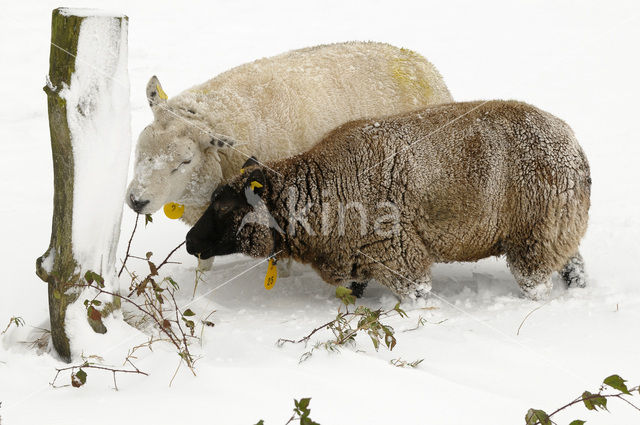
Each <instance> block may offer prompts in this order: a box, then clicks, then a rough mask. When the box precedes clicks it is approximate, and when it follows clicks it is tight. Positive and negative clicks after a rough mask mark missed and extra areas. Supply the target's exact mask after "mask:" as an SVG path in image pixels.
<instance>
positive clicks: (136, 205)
mask: <svg viewBox="0 0 640 425" xmlns="http://www.w3.org/2000/svg"><path fill="white" fill-rule="evenodd" d="M127 201H128V202H127V203H128V204H129V207H131V209H132V210H134V211H135V212H137V213H138V214H140V213H142V209H143V208H144V207H146V206H147V205H148V204H149V200H148V199H136V198H135V196H133V193H130V194H129V199H128V200H127Z"/></svg>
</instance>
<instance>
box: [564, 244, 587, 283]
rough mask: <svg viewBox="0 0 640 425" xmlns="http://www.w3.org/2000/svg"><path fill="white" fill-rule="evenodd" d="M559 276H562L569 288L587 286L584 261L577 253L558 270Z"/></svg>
mask: <svg viewBox="0 0 640 425" xmlns="http://www.w3.org/2000/svg"><path fill="white" fill-rule="evenodd" d="M560 276H562V279H563V280H564V281H565V282H566V284H567V286H568V287H569V288H584V287H585V286H587V275H586V272H585V270H584V260H583V259H582V255H580V253H579V252H577V253H576V254H575V255H573V256H572V257H570V258H569V260H568V261H567V264H565V265H564V267H563V268H562V270H560Z"/></svg>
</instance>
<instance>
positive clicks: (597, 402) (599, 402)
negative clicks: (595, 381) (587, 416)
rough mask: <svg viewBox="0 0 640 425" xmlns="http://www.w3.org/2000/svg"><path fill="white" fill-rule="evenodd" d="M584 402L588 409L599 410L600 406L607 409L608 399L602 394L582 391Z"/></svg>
mask: <svg viewBox="0 0 640 425" xmlns="http://www.w3.org/2000/svg"><path fill="white" fill-rule="evenodd" d="M582 402H583V403H584V406H585V407H586V408H587V409H588V410H598V407H599V408H601V409H603V410H607V399H606V398H605V397H602V396H601V395H600V394H591V393H590V392H589V391H585V392H583V393H582Z"/></svg>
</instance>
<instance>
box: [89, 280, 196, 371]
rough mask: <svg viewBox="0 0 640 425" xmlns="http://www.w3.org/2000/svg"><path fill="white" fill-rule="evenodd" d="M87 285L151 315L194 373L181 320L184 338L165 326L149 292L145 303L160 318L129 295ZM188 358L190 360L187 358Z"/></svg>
mask: <svg viewBox="0 0 640 425" xmlns="http://www.w3.org/2000/svg"><path fill="white" fill-rule="evenodd" d="M86 286H87V287H90V288H93V289H95V290H97V291H98V292H100V293H103V294H106V295H110V296H114V297H119V298H120V299H121V300H124V301H126V302H128V303H129V304H131V305H133V306H134V307H135V308H137V309H138V310H140V312H142V313H143V314H144V315H146V316H148V317H150V318H151V319H152V320H153V321H154V322H155V324H156V325H157V326H158V328H159V329H160V332H162V333H164V334H165V335H166V336H167V337H168V338H169V340H170V341H171V343H172V344H173V345H174V346H175V347H176V348H177V349H178V351H179V352H181V353H182V352H184V356H185V357H186V359H185V361H186V362H187V366H188V367H189V368H190V369H191V371H192V372H193V373H194V375H195V372H194V371H193V362H192V361H191V353H190V352H189V347H188V346H187V345H186V336H185V334H184V332H183V331H182V327H181V326H180V321H179V320H176V322H177V324H178V329H179V330H180V332H181V334H182V336H183V338H180V337H178V335H176V334H175V332H173V330H171V328H170V327H169V329H167V328H166V327H165V326H163V320H161V319H163V316H162V312H161V311H160V310H158V308H157V307H156V306H155V304H154V303H153V302H151V301H150V299H149V298H147V294H146V293H145V299H146V303H145V305H147V306H149V305H150V306H151V307H152V308H153V309H155V310H156V311H157V312H158V316H159V317H160V319H158V317H157V315H156V314H154V313H153V312H150V311H148V310H145V309H144V308H143V307H142V306H141V305H140V304H138V303H136V302H135V301H133V300H132V299H130V298H129V297H125V296H124V295H121V294H117V293H115V292H111V291H107V290H105V289H103V288H100V286H98V285H97V284H94V283H91V284H87V285H86ZM169 293H170V294H171V298H172V300H173V302H174V307H175V310H176V311H177V310H178V306H177V304H175V298H174V297H173V293H172V292H171V291H170V290H169ZM183 341H184V343H185V347H184V350H183V349H182V343H183ZM187 359H188V360H187Z"/></svg>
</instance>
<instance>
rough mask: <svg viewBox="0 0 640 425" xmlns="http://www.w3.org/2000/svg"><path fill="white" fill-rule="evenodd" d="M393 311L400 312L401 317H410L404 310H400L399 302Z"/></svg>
mask: <svg viewBox="0 0 640 425" xmlns="http://www.w3.org/2000/svg"><path fill="white" fill-rule="evenodd" d="M393 309H394V310H395V311H397V312H398V314H399V315H400V317H409V316H408V315H407V313H406V312H405V311H404V310H403V309H401V308H400V303H399V302H398V304H396V305H395V307H393Z"/></svg>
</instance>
